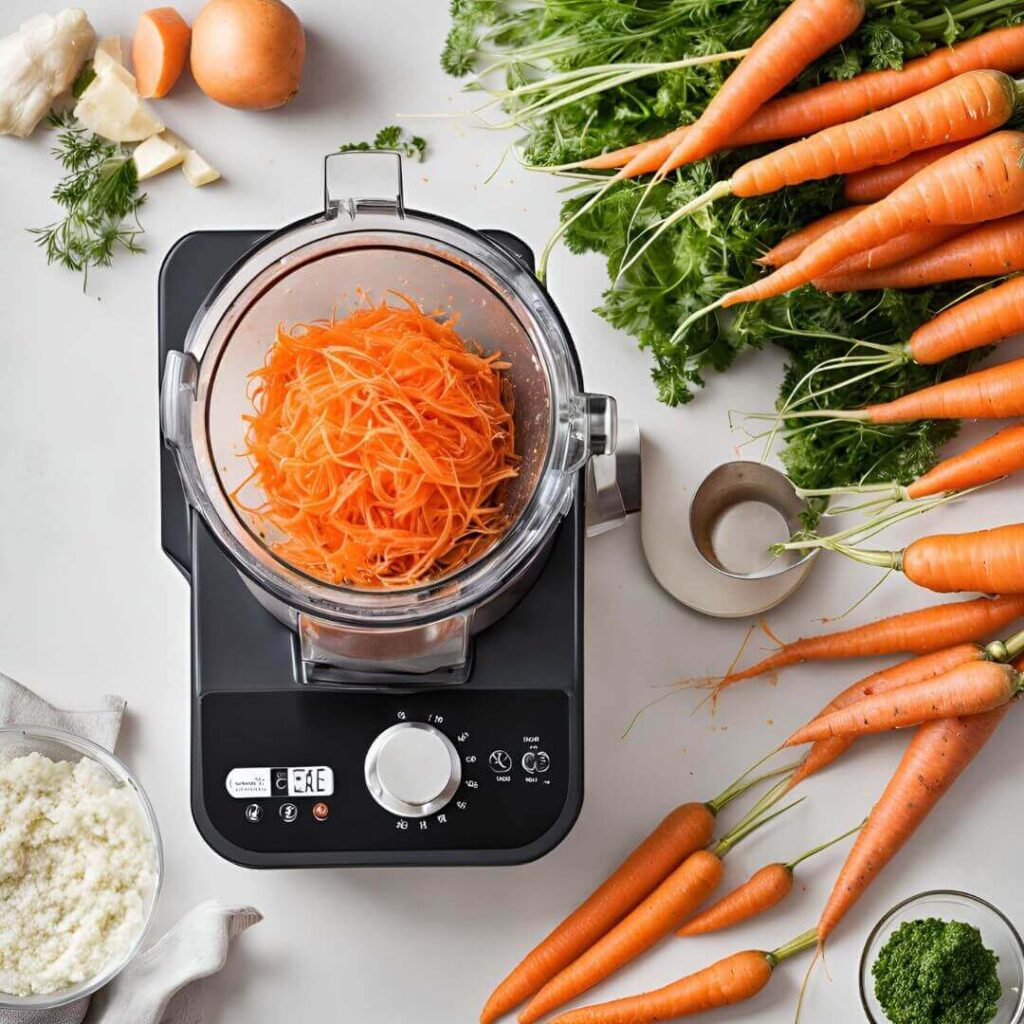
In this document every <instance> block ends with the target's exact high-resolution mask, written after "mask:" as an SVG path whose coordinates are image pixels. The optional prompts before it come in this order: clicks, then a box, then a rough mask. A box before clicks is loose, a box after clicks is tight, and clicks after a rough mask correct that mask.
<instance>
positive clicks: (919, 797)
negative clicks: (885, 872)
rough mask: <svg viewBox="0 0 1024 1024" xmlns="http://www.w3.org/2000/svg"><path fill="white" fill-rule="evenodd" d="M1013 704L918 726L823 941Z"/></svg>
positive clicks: (824, 920)
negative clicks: (977, 713)
mask: <svg viewBox="0 0 1024 1024" xmlns="http://www.w3.org/2000/svg"><path fill="white" fill-rule="evenodd" d="M1009 707H1010V705H1009V704H1004V705H1003V706H1002V707H999V708H996V709H995V710H994V711H987V712H985V713H984V714H981V715H971V716H970V717H969V718H944V719H937V720H935V721H933V722H926V723H925V724H924V725H922V726H920V728H918V730H917V732H916V733H915V735H914V738H913V739H912V740H911V741H910V745H909V746H908V747H907V749H906V752H905V753H904V755H903V759H902V760H901V761H900V764H899V767H898V768H897V769H896V771H895V773H894V774H893V776H892V778H891V779H890V781H889V784H888V785H887V786H886V788H885V792H884V793H883V794H882V796H881V798H880V799H879V801H878V803H876V804H875V806H874V808H873V809H872V811H871V814H870V815H869V816H868V820H867V822H866V823H865V825H864V827H863V828H862V829H861V831H860V834H859V835H858V836H857V841H856V842H855V843H854V845H853V849H852V850H851V851H850V855H849V856H848V857H847V858H846V863H845V864H844V865H843V868H842V870H841V871H840V873H839V877H838V878H837V879H836V883H835V886H834V887H833V889H832V894H831V896H830V897H829V900H828V902H827V904H826V905H825V909H824V911H823V912H822V915H821V918H820V920H819V922H818V936H819V942H820V943H824V942H825V940H826V939H827V938H828V937H829V936H830V935H831V934H832V932H833V931H834V930H835V927H836V925H838V924H839V922H840V921H841V920H842V918H843V917H844V916H845V915H846V914H847V913H849V911H850V908H851V907H852V906H853V905H854V903H856V902H857V900H858V899H859V898H860V896H861V895H862V894H863V893H864V891H865V889H867V887H868V886H869V885H870V884H871V882H872V881H874V879H875V878H877V877H878V874H879V872H880V871H881V870H882V869H883V868H884V867H885V865H886V864H888V863H889V861H890V860H891V859H892V858H893V857H894V856H895V855H896V854H897V853H898V852H899V850H900V849H901V848H902V847H903V845H904V844H905V843H906V842H907V840H908V839H909V838H910V837H911V836H912V835H913V834H914V831H915V830H916V829H917V827H918V825H920V824H921V822H922V821H924V819H925V818H926V817H927V816H928V814H929V813H930V812H931V810H932V808H933V807H934V806H935V805H936V803H938V801H939V800H940V799H941V798H942V796H943V795H944V794H945V793H946V791H947V790H948V789H949V788H950V786H952V785H953V783H954V782H955V781H956V780H957V778H958V777H959V775H960V773H961V772H962V771H963V770H964V769H965V768H966V767H967V766H968V765H969V764H970V763H971V761H972V760H973V759H974V757H975V756H976V755H977V754H978V752H979V751H980V750H981V748H982V747H983V746H984V745H985V744H986V743H987V742H988V739H989V737H990V736H991V735H992V733H993V732H994V731H995V729H996V727H997V726H998V725H999V722H1000V721H1001V720H1002V717H1003V715H1005V714H1006V711H1007V710H1008V708H1009Z"/></svg>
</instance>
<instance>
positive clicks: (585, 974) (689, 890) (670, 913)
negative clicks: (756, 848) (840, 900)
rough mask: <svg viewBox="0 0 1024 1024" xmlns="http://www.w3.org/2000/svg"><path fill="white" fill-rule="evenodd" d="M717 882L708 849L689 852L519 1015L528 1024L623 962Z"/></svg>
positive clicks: (717, 866)
mask: <svg viewBox="0 0 1024 1024" xmlns="http://www.w3.org/2000/svg"><path fill="white" fill-rule="evenodd" d="M721 880H722V862H721V860H719V858H718V857H716V856H715V855H714V854H713V853H711V852H709V851H708V850H698V851H697V853H692V854H690V856H689V857H688V858H687V859H686V860H685V861H683V863H682V864H681V865H680V866H679V867H678V868H676V870H675V871H674V872H672V874H671V875H669V876H668V878H666V879H665V881H664V882H662V883H661V885H660V886H658V888H657V889H655V891H654V892H653V893H652V894H651V895H650V896H649V897H648V898H647V899H646V900H644V902H643V903H641V904H640V906H639V907H637V908H636V910H634V911H633V913H632V914H630V915H629V916H628V917H627V918H625V920H623V921H621V922H620V923H619V924H617V925H616V926H615V927H614V928H613V929H612V930H611V931H610V932H608V933H607V934H606V935H605V936H604V937H603V938H601V939H598V941H597V942H596V943H595V944H594V945H593V946H591V947H590V949H588V950H587V951H586V952H585V953H583V955H582V956H580V958H579V959H578V960H576V961H574V962H573V963H572V964H570V965H569V966H568V967H566V968H565V970H563V971H562V972H561V973H559V974H558V975H556V976H555V977H554V978H553V979H552V980H551V981H549V982H548V983H547V984H546V985H545V986H544V987H543V988H542V989H541V990H540V991H539V992H538V993H537V994H536V995H535V996H534V997H533V999H531V1000H530V1002H529V1003H527V1004H526V1008H525V1009H524V1010H522V1012H521V1013H520V1014H519V1018H518V1019H519V1024H533V1022H534V1021H537V1020H540V1018H541V1017H544V1016H546V1015H547V1014H549V1013H550V1012H551V1011H552V1010H555V1009H557V1008H558V1007H559V1006H561V1005H563V1004H564V1003H567V1002H568V1001H569V1000H570V999H574V998H575V997H576V996H578V995H580V993H582V992H586V991H587V989H589V988H592V987H593V986H594V985H596V984H597V983H598V982H600V981H603V980H604V979H605V978H607V977H608V976H609V975H610V974H612V973H613V972H614V971H616V970H618V969H619V968H620V967H622V966H623V965H624V964H627V963H629V961H631V960H633V959H634V958H635V957H637V956H639V955H640V954H641V953H643V952H644V951H645V950H647V949H650V947H651V946H653V945H654V943H655V942H657V941H658V940H660V939H662V938H664V937H665V936H666V935H668V933H669V932H671V931H672V929H673V928H675V927H677V926H678V924H679V922H680V921H682V920H685V919H686V918H687V917H689V916H690V914H692V913H693V911H694V910H696V909H697V907H699V906H700V905H701V904H702V903H703V902H704V901H705V900H706V899H707V898H708V896H710V895H711V893H712V892H714V890H715V889H716V888H717V887H718V884H719V882H720V881H721Z"/></svg>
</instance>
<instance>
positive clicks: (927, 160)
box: [556, 0, 1024, 429]
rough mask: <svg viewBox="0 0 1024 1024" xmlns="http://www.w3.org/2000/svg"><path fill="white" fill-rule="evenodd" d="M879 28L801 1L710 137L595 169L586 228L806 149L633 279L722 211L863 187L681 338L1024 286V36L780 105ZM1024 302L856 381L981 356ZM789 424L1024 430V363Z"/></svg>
mask: <svg viewBox="0 0 1024 1024" xmlns="http://www.w3.org/2000/svg"><path fill="white" fill-rule="evenodd" d="M862 16H863V4H862V3H861V2H860V0H793V2H792V3H791V4H790V5H789V6H788V7H787V8H786V9H785V11H784V12H783V14H782V15H781V16H780V17H779V18H778V20H777V21H776V22H775V23H774V24H773V25H772V26H771V27H770V28H769V29H768V30H767V31H766V32H765V33H764V35H763V36H762V37H761V38H760V39H759V40H757V42H756V43H755V44H754V45H753V46H752V47H751V48H750V50H749V52H748V53H747V55H746V56H745V57H744V58H743V60H742V61H741V62H740V63H739V64H738V66H737V67H736V69H735V70H734V71H733V73H732V74H731V75H730V76H729V77H728V79H727V80H726V82H725V83H724V85H723V86H722V88H721V89H720V91H719V92H718V94H717V95H716V96H715V97H714V98H713V100H712V101H711V102H710V103H708V105H707V107H706V109H705V110H704V112H703V114H702V115H701V116H700V117H699V118H698V120H697V121H696V123H695V124H692V125H684V126H680V127H679V128H678V129H676V130H675V131H673V132H671V133H669V134H668V135H666V136H664V137H662V138H659V139H654V140H651V141H649V142H647V143H641V144H639V145H637V146H632V147H629V148H628V149H627V150H622V151H619V152H618V153H611V154H602V155H601V156H599V157H596V158H594V160H591V161H585V162H584V166H585V167H588V168H594V169H596V168H613V169H614V168H617V170H615V173H614V175H613V176H612V177H611V178H610V179H609V181H608V183H607V184H606V185H605V187H604V188H603V189H601V190H600V191H599V193H598V194H597V195H595V196H594V197H593V198H592V200H591V201H590V203H588V204H585V205H584V206H582V207H580V209H579V210H578V213H577V216H579V215H582V214H583V213H584V212H585V211H586V210H587V209H589V207H590V206H591V205H592V204H593V203H594V202H596V201H597V200H598V199H599V198H600V196H601V195H603V194H604V192H605V191H607V189H608V188H610V187H611V185H612V184H613V183H615V182H617V181H620V180H622V179H624V178H632V177H636V176H638V175H641V174H645V173H650V172H654V179H653V181H654V182H656V181H657V180H659V179H660V178H661V177H664V176H665V175H666V174H668V173H670V172H671V171H673V170H674V169H676V168H678V167H681V166H683V165H685V164H688V163H691V162H693V161H696V160H700V159H702V158H703V157H705V156H708V155H710V154H712V153H716V152H720V151H722V150H725V149H730V148H735V147H738V146H742V145H747V144H750V143H755V142H757V143H763V142H766V141H774V140H781V139H787V138H793V137H800V138H799V141H796V142H791V143H789V144H787V145H783V146H782V147H781V148H777V149H774V150H771V151H769V152H767V153H766V154H764V155H761V156H758V157H756V158H755V159H753V160H750V161H748V162H747V163H745V164H743V165H741V166H740V167H739V168H738V169H737V170H735V171H734V172H733V173H732V174H731V176H730V177H729V179H728V180H725V181H721V182H718V183H717V184H715V185H713V186H712V187H711V188H710V189H708V190H707V191H706V192H705V193H704V194H703V195H701V196H698V197H696V198H695V199H693V200H691V201H689V202H686V203H685V204H683V205H682V206H680V207H679V208H677V209H676V210H675V211H674V212H672V213H670V214H669V215H667V216H665V217H663V218H662V219H661V220H660V221H659V222H657V223H655V224H653V225H651V226H650V227H647V228H645V229H644V230H643V231H641V232H640V235H639V237H638V238H637V239H636V240H635V244H631V245H630V246H628V247H627V250H626V253H625V255H624V256H623V258H622V261H621V265H620V276H621V274H622V273H624V272H625V271H626V270H627V269H628V268H629V267H631V266H632V265H633V264H634V263H636V261H638V260H639V259H640V258H641V256H642V255H643V254H644V253H645V252H646V250H647V249H648V247H649V246H651V245H652V244H653V243H654V242H655V240H657V239H658V238H659V237H660V236H661V235H662V234H663V233H664V232H665V231H666V230H668V229H669V228H670V227H671V226H672V225H673V224H675V223H677V222H678V221H679V220H681V219H682V218H685V217H689V216H691V215H693V214H694V213H696V212H697V211H698V210H700V209H701V208H703V207H705V206H707V205H708V204H709V203H713V202H715V201H716V200H717V199H719V198H720V197H722V196H726V195H733V196H738V197H752V196H762V195H766V194H769V193H772V192H775V191H778V190H780V189H783V188H787V187H790V186H794V185H800V184H802V183H805V182H809V181H813V180H818V179H823V178H826V177H830V176H833V175H842V176H845V177H846V189H845V194H846V197H847V199H848V200H849V201H851V202H852V203H856V204H860V205H851V206H849V207H846V208H843V209H841V210H837V211H835V212H833V213H832V214H830V215H829V216H827V217H825V218H822V219H821V220H819V221H817V222H816V223H813V224H811V225H808V226H807V228H805V229H803V230H801V231H798V232H796V233H794V234H793V235H791V236H790V237H788V238H786V239H785V240H784V241H783V242H782V243H781V244H779V245H777V246H775V247H774V248H772V249H771V250H769V251H768V252H767V253H765V255H764V257H763V260H762V262H763V263H764V264H765V265H766V266H767V267H768V268H769V269H770V273H768V274H767V276H765V277H764V278H762V279H760V280H757V281H754V282H753V283H751V284H749V285H746V286H744V287H740V288H737V289H735V290H733V291H731V292H729V293H727V294H725V295H724V296H721V297H720V298H719V299H718V300H717V301H715V302H714V303H712V304H711V305H710V306H708V307H706V308H704V309H700V310H698V311H696V312H694V313H692V314H691V315H690V316H689V317H688V318H687V319H686V320H685V321H684V322H683V323H682V324H680V326H679V328H678V330H677V334H676V337H677V338H678V337H681V336H682V334H683V333H684V332H685V330H686V328H687V327H688V326H689V324H691V323H692V322H693V321H694V320H696V319H697V318H699V317H702V316H704V315H706V314H708V313H710V312H711V311H712V310H713V309H715V308H717V307H719V306H721V307H730V306H735V305H737V304H740V303H747V302H753V301H758V300H763V299H768V298H772V297H775V296H779V295H782V294H784V293H785V292H788V291H790V290H792V289H794V288H797V287H800V286H802V285H808V284H814V285H815V286H817V287H818V288H820V289H823V290H826V291H830V292H832V291H849V290H870V289H883V288H917V287H923V286H931V285H936V284H940V283H946V282H951V281H961V280H968V279H990V278H1001V277H1003V276H1005V275H1007V274H1009V273H1014V272H1018V271H1024V133H1022V132H1020V131H1015V130H1011V129H1010V127H1009V126H1011V125H1012V124H1013V123H1015V121H1014V119H1015V117H1016V116H1017V115H1018V114H1019V113H1020V110H1021V107H1022V99H1024V82H1022V81H1016V80H1014V78H1012V77H1011V76H1012V75H1013V74H1015V73H1019V72H1021V71H1022V70H1024V27H1022V26H1014V27H1010V28H1003V29H998V30H995V31H992V32H988V33H985V34H983V35H981V36H979V37H977V38H974V39H971V40H969V41H967V42H963V43H958V44H956V45H954V46H952V47H949V48H944V49H939V50H936V51H934V52H933V53H931V54H929V55H928V56H926V57H922V58H919V59H917V60H915V61H912V62H910V63H908V64H907V65H906V66H905V67H904V68H903V70H901V71H886V72H872V73H869V74H864V75H860V76H857V77H856V78H854V79H851V80H849V81H847V82H834V83H830V84H828V85H824V86H821V87H818V88H815V89H810V90H805V91H803V92H795V93H793V94H791V95H788V96H784V97H782V98H775V97H776V95H777V94H778V93H779V92H780V91H782V90H783V89H784V88H785V87H786V86H787V85H789V84H790V83H792V82H793V81H794V80H795V79H796V77H797V76H798V75H799V74H800V73H801V72H802V71H803V70H804V69H805V68H806V67H807V66H808V64H810V63H811V62H812V61H814V60H815V59H817V58H818V57H820V56H821V54H823V53H824V52H826V51H827V50H829V49H830V48H832V47H834V46H836V45H837V44H838V43H840V42H841V41H842V40H843V39H844V38H846V36H847V35H849V34H850V33H851V32H853V31H854V30H855V28H856V26H857V25H858V24H859V21H860V19H861V17H862ZM801 136H802V137H801ZM652 184H653V182H652ZM570 222H571V221H566V222H563V224H562V225H561V226H560V228H559V231H558V233H557V235H556V237H558V235H560V234H562V233H564V231H565V230H566V229H567V227H568V225H569V223H570ZM1022 297H1024V279H1017V278H1013V279H1011V280H1010V281H1009V282H1007V283H1006V284H1004V285H1002V286H1001V287H997V288H992V289H989V290H986V291H983V292H981V293H980V294H978V295H975V296H974V297H972V298H971V299H969V300H968V301H966V302H963V303H960V304H957V305H955V306H953V307H951V308H949V309H947V310H945V311H944V312H943V313H941V314H940V315H939V316H938V317H936V318H935V319H934V320H933V321H932V322H931V323H926V324H924V325H922V326H921V327H919V328H918V330H917V331H916V332H915V333H914V336H913V337H912V339H911V340H910V342H909V343H908V344H907V345H906V346H903V345H899V346H896V345H894V346H892V348H891V349H889V351H883V352H876V353H874V354H873V356H864V354H863V348H861V349H860V350H859V351H858V352H857V353H856V354H855V355H852V356H851V365H853V366H855V367H856V368H857V369H858V370H862V369H864V368H865V367H867V366H870V365H874V367H875V371H876V372H880V371H881V370H884V369H886V368H888V367H892V366H895V365H898V364H899V363H900V362H903V361H912V362H917V363H920V364H922V365H935V364H938V363H940V362H943V361H944V360H946V359H949V358H951V357H952V356H954V355H958V354H961V353H964V352H969V351H975V350H977V349H980V348H982V347H983V346H985V345H988V344H991V343H992V342H995V341H1000V340H1002V339H1004V338H1007V337H1009V336H1010V335H1012V334H1015V333H1017V332H1019V331H1021V330H1024V302H1022V301H1021V298H1022ZM877 347H878V348H882V347H883V346H877ZM872 360H873V363H872ZM829 368H830V369H835V368H836V367H835V366H834V365H833V366H830V367H829ZM855 379H857V380H861V379H863V377H862V376H858V377H857V378H855ZM816 394H817V395H818V396H819V397H820V393H816ZM785 411H786V412H787V415H788V416H789V415H791V416H794V417H796V416H803V417H820V418H822V419H825V418H827V419H828V420H832V419H846V420H862V421H864V422H866V423H870V424H890V423H906V422H910V421H915V420H921V419H932V418H975V417H997V418H1004V417H1008V416H1017V415H1024V362H1017V363H1011V364H1009V365H1008V366H1005V367H999V368H997V369H995V370H989V371H985V372H984V373H982V374H979V375H976V376H968V377H966V378H963V379H961V380H950V381H946V382H945V383H943V384H942V385H941V386H940V387H939V388H931V389H928V390H926V391H925V392H922V393H921V394H919V395H908V396H905V397H904V398H903V399H900V400H899V401H896V402H893V403H887V404H886V405H884V406H872V407H869V408H867V409H861V410H843V411H840V412H839V413H834V412H832V411H831V410H830V409H822V410H799V411H792V410H785ZM814 429H825V425H821V424H816V425H815V426H814Z"/></svg>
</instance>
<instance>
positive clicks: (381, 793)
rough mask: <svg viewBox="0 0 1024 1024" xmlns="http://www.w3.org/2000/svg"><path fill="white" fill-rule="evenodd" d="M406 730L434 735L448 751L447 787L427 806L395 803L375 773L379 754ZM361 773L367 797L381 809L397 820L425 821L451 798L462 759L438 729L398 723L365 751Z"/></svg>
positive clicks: (460, 769)
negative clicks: (449, 773) (393, 738)
mask: <svg viewBox="0 0 1024 1024" xmlns="http://www.w3.org/2000/svg"><path fill="white" fill-rule="evenodd" d="M408 729H415V730H419V731H421V732H428V733H431V734H432V735H434V736H436V737H437V738H438V739H439V740H440V741H441V743H442V744H443V745H444V747H445V749H446V750H447V751H448V757H449V758H450V760H451V776H450V778H449V779H448V785H447V786H445V788H444V789H443V790H442V791H441V792H440V794H439V795H438V796H437V797H435V798H434V799H433V800H431V801H430V802H429V803H425V804H409V803H406V802H405V801H404V800H399V799H398V798H397V797H395V796H392V795H391V794H390V793H389V792H388V791H387V790H386V789H385V788H384V785H383V784H382V783H381V781H380V776H379V774H378V766H379V760H380V754H381V751H382V750H383V749H384V747H385V746H386V745H387V744H388V742H389V741H390V740H391V738H392V737H393V736H394V735H395V734H396V733H400V732H405V731H406V730H408ZM363 774H364V776H365V778H366V788H367V789H368V790H369V791H370V796H372V797H373V799H374V800H376V801H377V803H378V804H380V806H381V807H383V808H384V810H386V811H390V812H391V813H392V814H394V815H395V816H396V817H398V818H426V817H427V816H428V815H431V814H436V813H437V812H438V811H439V810H441V808H442V807H445V806H446V805H447V804H448V803H449V802H450V801H451V799H452V797H453V796H455V793H456V792H457V791H458V788H459V786H460V785H461V784H462V760H461V758H460V757H459V752H458V751H457V750H456V749H455V747H454V746H453V745H452V741H451V740H450V739H448V737H447V736H445V734H444V733H443V732H441V730H440V729H435V728H434V727H433V726H432V725H428V724H427V723H426V722H399V723H398V724H397V725H393V726H391V727H390V728H389V729H385V730H384V731H383V732H382V733H381V734H380V735H379V736H378V737H377V738H376V739H375V740H374V741H373V743H371V744H370V749H369V750H367V752H366V761H365V762H364V765H363Z"/></svg>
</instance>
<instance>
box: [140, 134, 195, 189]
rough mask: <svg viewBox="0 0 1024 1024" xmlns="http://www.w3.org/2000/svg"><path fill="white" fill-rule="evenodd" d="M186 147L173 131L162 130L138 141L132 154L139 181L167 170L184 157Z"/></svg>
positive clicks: (176, 164) (175, 165) (186, 150)
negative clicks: (143, 140) (141, 141)
mask: <svg viewBox="0 0 1024 1024" xmlns="http://www.w3.org/2000/svg"><path fill="white" fill-rule="evenodd" d="M187 152H188V147H187V146H186V145H185V144H184V143H183V142H182V141H181V139H179V138H178V137H177V136H176V135H175V134H174V133H173V132H169V131H166V130H164V131H163V132H161V133H160V134H159V135H151V136H150V137H149V138H148V139H146V141H145V142H143V143H140V144H139V146H138V147H136V150H135V152H134V153H133V154H132V159H133V160H134V161H135V171H136V173H137V174H138V176H139V181H145V180H146V179H147V178H153V177H156V175H158V174H163V172H164V171H169V170H170V169H171V168H172V167H177V166H178V164H180V163H181V162H182V160H184V159H185V154H186V153H187Z"/></svg>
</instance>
